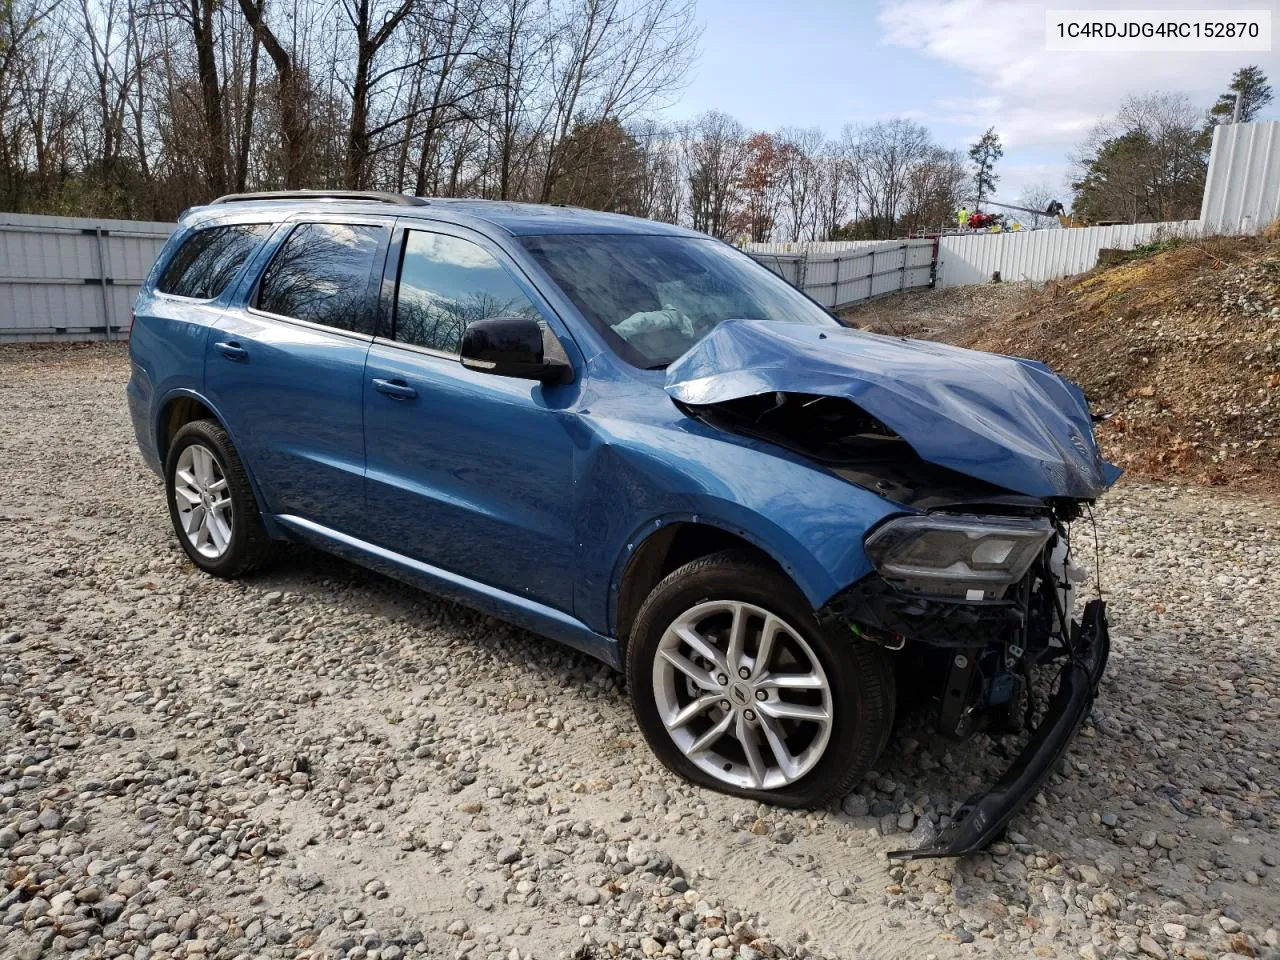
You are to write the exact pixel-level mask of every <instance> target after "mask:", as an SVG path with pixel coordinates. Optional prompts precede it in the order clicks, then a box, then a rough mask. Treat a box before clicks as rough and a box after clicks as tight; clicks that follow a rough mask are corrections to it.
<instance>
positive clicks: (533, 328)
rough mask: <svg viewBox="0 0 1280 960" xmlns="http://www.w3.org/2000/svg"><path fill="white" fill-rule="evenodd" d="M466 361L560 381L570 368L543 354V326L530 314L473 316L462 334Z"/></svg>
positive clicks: (471, 366)
mask: <svg viewBox="0 0 1280 960" xmlns="http://www.w3.org/2000/svg"><path fill="white" fill-rule="evenodd" d="M461 360H462V365H463V366H464V367H466V368H467V369H468V370H477V371H479V372H481V373H492V374H496V375H497V376H499V377H520V378H521V379H524V380H541V381H542V382H543V383H550V382H556V381H559V380H560V379H561V378H562V377H563V376H564V374H565V372H566V371H567V370H568V369H569V368H568V367H567V366H566V365H565V364H563V363H557V362H555V361H548V360H544V359H543V357H542V327H541V325H540V324H539V323H538V321H537V320H532V319H530V318H528V317H493V318H491V319H489V320H472V321H471V322H470V323H468V324H467V329H466V330H465V331H463V334H462V350H461Z"/></svg>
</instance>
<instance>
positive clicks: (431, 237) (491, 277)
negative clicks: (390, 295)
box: [394, 230, 560, 354]
mask: <svg viewBox="0 0 1280 960" xmlns="http://www.w3.org/2000/svg"><path fill="white" fill-rule="evenodd" d="M493 317H530V318H532V319H534V320H539V321H541V319H542V318H541V316H540V315H539V313H538V310H537V308H536V307H534V305H533V304H532V303H531V302H530V301H529V298H528V297H527V296H525V294H524V292H523V291H522V290H521V289H520V288H519V287H518V286H517V285H516V282H515V281H514V280H513V279H512V278H511V275H510V274H509V273H507V271H506V269H505V268H504V267H503V266H502V264H501V263H499V262H498V261H497V260H496V259H494V257H493V256H491V255H490V254H489V253H488V251H486V250H485V249H484V248H483V247H481V246H479V245H478V244H475V243H472V242H471V241H470V240H462V239H459V238H458V237H450V236H445V235H444V234H440V233H427V232H426V231H422V230H410V231H409V232H408V233H407V234H406V235H405V248H404V259H403V261H402V262H401V266H400V285H399V287H398V288H397V291H396V316H395V333H394V336H395V339H396V340H398V341H400V342H401V343H411V344H414V345H415V346H419V347H427V348H429V349H431V350H439V351H441V352H443V353H452V354H456V353H458V351H459V349H460V348H461V345H462V332H463V331H464V330H465V329H466V327H467V324H468V323H470V322H471V321H472V320H488V319H491V318H493ZM543 329H544V334H543V340H544V343H545V342H546V341H547V340H551V341H554V339H555V338H554V337H551V336H550V334H549V333H547V332H545V331H546V328H545V325H544V327H543ZM559 346H560V345H559V343H555V348H556V349H557V350H558V349H559Z"/></svg>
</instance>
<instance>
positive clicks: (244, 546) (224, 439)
mask: <svg viewBox="0 0 1280 960" xmlns="http://www.w3.org/2000/svg"><path fill="white" fill-rule="evenodd" d="M195 444H199V445H200V446H202V447H204V448H205V449H207V450H208V451H209V452H210V453H212V454H213V456H214V459H215V460H217V462H218V468H219V469H220V470H221V472H222V475H223V477H225V478H226V481H227V490H228V494H229V496H230V498H231V514H232V522H231V543H230V545H229V546H228V548H227V550H226V551H225V552H224V553H223V554H222V556H220V557H218V558H217V559H216V560H214V559H210V558H209V557H206V556H203V555H202V554H201V553H200V552H199V551H198V550H196V549H195V547H193V546H192V545H191V542H190V540H188V539H187V535H186V533H184V532H183V529H182V521H181V518H180V517H179V516H178V506H177V503H176V502H175V497H174V492H173V491H174V477H175V474H176V471H177V464H178V457H179V456H181V454H182V451H183V450H185V449H186V448H187V447H190V446H193V445H195ZM164 487H165V499H166V501H167V502H168V506H169V519H170V521H172V523H173V532H174V534H175V536H177V538H178V543H179V544H180V545H181V547H182V550H183V552H184V553H185V554H186V555H187V557H188V558H190V560H191V562H192V563H194V564H195V565H196V566H197V567H199V568H200V569H201V570H204V571H205V572H206V573H211V574H213V575H214V576H218V577H234V576H238V575H239V574H240V573H242V572H244V570H245V568H246V567H247V566H249V565H250V564H251V561H250V558H249V556H248V554H249V553H250V548H251V546H252V545H251V543H250V540H251V527H252V526H253V525H254V524H258V525H260V524H261V520H260V518H259V514H258V504H257V500H256V499H255V497H254V495H253V491H252V490H251V489H250V488H249V485H248V482H247V481H246V479H245V475H244V468H243V466H242V465H241V463H240V460H239V457H237V456H236V453H235V449H234V448H233V447H232V446H231V440H230V438H229V437H228V436H227V433H226V431H225V430H223V429H222V427H221V426H219V425H218V424H216V423H214V422H212V421H209V420H196V421H193V422H191V423H188V424H187V425H186V426H184V427H182V428H181V429H180V430H179V431H178V433H177V434H176V435H175V436H174V438H173V442H172V443H171V444H170V445H169V452H168V454H167V455H166V457H165V466H164Z"/></svg>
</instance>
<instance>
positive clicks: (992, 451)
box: [666, 320, 1120, 499]
mask: <svg viewBox="0 0 1280 960" xmlns="http://www.w3.org/2000/svg"><path fill="white" fill-rule="evenodd" d="M666 391H667V393H668V394H670V395H671V396H672V397H673V398H674V399H675V400H678V401H679V402H681V403H684V404H688V405H690V406H695V407H696V406H706V405H711V404H717V403H723V402H725V401H728V400H737V399H741V398H743V397H749V396H757V395H760V394H766V393H779V392H781V393H802V394H815V395H822V396H832V397H846V398H848V399H849V400H852V401H853V402H854V403H856V404H857V405H858V406H859V407H861V408H862V409H863V410H864V411H865V412H866V413H868V414H869V415H870V416H872V417H874V418H875V419H877V420H879V421H880V422H881V423H883V424H885V426H887V427H889V428H890V429H892V430H893V431H894V432H895V433H897V434H898V435H899V436H900V437H902V439H903V440H905V441H906V442H907V443H908V444H909V445H910V446H911V447H912V449H914V450H915V452H916V454H917V455H919V456H920V458H921V459H923V460H927V461H929V462H930V463H934V464H937V465H938V466H942V467H947V468H949V469H951V470H956V471H958V472H960V473H963V474H966V475H968V476H971V477H976V478H978V479H980V480H985V481H987V482H988V483H992V484H995V485H996V486H998V487H1003V488H1004V489H1006V490H1011V491H1013V492H1015V493H1021V494H1024V495H1026V496H1032V497H1073V498H1077V499H1092V498H1093V497H1096V496H1098V495H1099V494H1100V493H1102V492H1103V491H1104V490H1106V489H1107V488H1108V487H1109V486H1111V484H1113V483H1114V482H1115V481H1116V479H1117V478H1118V477H1119V476H1120V469H1119V468H1118V467H1116V466H1114V465H1113V464H1110V463H1108V462H1106V461H1105V460H1103V459H1102V454H1101V452H1100V451H1099V449H1098V445H1097V442H1096V441H1095V440H1094V437H1093V424H1092V422H1091V420H1090V418H1089V406H1088V403H1087V402H1086V401H1085V397H1084V394H1083V393H1082V392H1081V390H1080V388H1079V387H1077V386H1075V385H1074V384H1072V383H1070V382H1068V381H1066V380H1064V379H1063V378H1062V377H1060V376H1058V375H1057V374H1055V373H1053V372H1052V371H1051V370H1049V368H1048V367H1046V366H1044V364H1041V363H1037V362H1035V361H1032V360H1022V359H1018V358H1014V357H1004V356H1000V355H998V354H992V353H980V352H978V351H974V350H964V349H961V348H960V347H950V346H946V345H944V344H939V343H931V342H927V341H923V340H908V339H905V338H901V337H884V336H878V335H876V334H870V333H863V332H861V331H857V330H851V329H848V328H845V327H834V326H831V327H819V326H812V325H808V324H799V323H782V322H778V321H774V320H726V321H724V322H723V323H721V324H720V325H719V326H717V327H716V328H715V330H713V331H712V332H711V333H710V334H708V335H707V336H706V337H704V338H703V339H702V340H700V341H698V343H696V344H694V346H693V347H691V348H690V349H689V351H688V352H687V353H685V354H684V356H682V357H680V358H679V359H678V360H676V361H675V362H674V363H672V364H671V365H670V366H669V367H668V368H667V382H666Z"/></svg>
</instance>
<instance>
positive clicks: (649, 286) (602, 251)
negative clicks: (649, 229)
mask: <svg viewBox="0 0 1280 960" xmlns="http://www.w3.org/2000/svg"><path fill="white" fill-rule="evenodd" d="M521 242H522V243H523V244H524V245H525V247H526V248H527V249H528V251H529V252H530V253H531V254H532V255H533V257H534V258H535V259H536V260H537V261H538V263H539V264H540V265H541V266H542V268H543V269H544V270H546V272H547V273H548V274H550V276H551V279H552V280H554V281H555V282H556V284H557V285H558V286H559V287H560V289H561V290H563V291H564V292H565V294H567V295H568V297H569V299H571V300H572V301H573V302H574V304H575V305H576V306H577V308H578V309H579V310H581V311H582V314H583V316H585V317H586V318H587V320H588V321H589V322H591V323H592V324H593V325H594V326H595V327H596V329H598V330H599V331H600V332H601V333H602V334H603V335H604V337H605V339H606V340H608V341H609V345H610V346H611V347H612V348H613V350H614V351H615V352H616V353H617V354H618V355H619V356H621V357H622V358H623V359H624V360H626V361H627V362H628V363H631V364H634V365H635V366H637V367H645V368H647V369H654V368H657V367H664V366H666V365H667V364H668V363H670V362H671V361H672V360H675V359H676V358H677V357H679V356H680V355H681V354H683V353H684V352H685V351H686V350H688V349H689V348H690V347H692V346H693V345H694V344H695V343H697V342H698V341H699V340H701V339H702V338H703V337H705V336H706V335H707V334H708V333H710V332H711V331H712V330H713V329H715V327H716V325H717V324H718V323H720V321H722V320H729V319H735V320H784V321H788V322H791V323H807V324H814V325H825V326H839V323H838V321H836V320H835V319H834V318H833V317H832V316H831V315H830V314H829V313H827V312H826V311H825V310H823V309H822V308H821V307H820V306H818V305H817V304H816V303H814V302H813V301H812V300H810V299H809V298H808V297H806V296H805V295H804V294H802V293H800V292H799V291H798V290H796V289H795V288H794V287H792V286H790V285H788V284H787V283H786V281H784V280H782V279H781V278H779V277H778V276H777V275H775V274H773V273H771V272H769V271H768V270H766V269H765V268H764V267H762V266H760V265H759V264H758V263H756V262H755V261H754V260H752V259H751V258H750V257H748V256H746V255H745V254H743V253H740V252H739V251H737V250H735V249H733V248H732V247H730V246H728V245H726V244H723V243H720V242H719V241H717V240H712V239H710V238H706V239H702V238H698V237H672V236H644V235H637V234H570V235H559V236H546V237H524V238H522V240H521Z"/></svg>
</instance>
